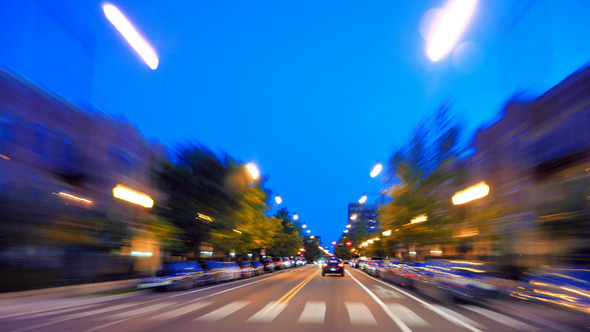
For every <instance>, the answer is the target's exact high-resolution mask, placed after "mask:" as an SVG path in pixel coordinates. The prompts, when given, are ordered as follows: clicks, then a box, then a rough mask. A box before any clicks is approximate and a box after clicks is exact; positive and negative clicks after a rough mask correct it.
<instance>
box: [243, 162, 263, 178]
mask: <svg viewBox="0 0 590 332" xmlns="http://www.w3.org/2000/svg"><path fill="white" fill-rule="evenodd" d="M246 169H247V170H248V173H250V175H251V176H252V179H254V180H258V177H259V176H260V172H259V171H258V167H256V165H254V164H253V163H249V164H248V165H246Z"/></svg>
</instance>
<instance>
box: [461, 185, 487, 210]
mask: <svg viewBox="0 0 590 332" xmlns="http://www.w3.org/2000/svg"><path fill="white" fill-rule="evenodd" d="M489 193H490V187H489V186H488V185H487V184H486V183H485V182H480V183H478V184H476V185H474V186H471V187H469V188H466V189H464V190H461V191H458V192H457V193H455V195H454V196H453V199H452V200H453V204H455V205H460V204H465V203H467V202H471V201H473V200H475V199H479V198H482V197H485V196H487V195H488V194H489Z"/></svg>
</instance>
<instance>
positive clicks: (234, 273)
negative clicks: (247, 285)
mask: <svg viewBox="0 0 590 332" xmlns="http://www.w3.org/2000/svg"><path fill="white" fill-rule="evenodd" d="M223 267H224V268H225V269H226V270H227V271H228V274H229V275H230V279H229V280H236V279H240V278H241V277H242V270H241V269H240V267H239V266H238V263H236V262H223Z"/></svg>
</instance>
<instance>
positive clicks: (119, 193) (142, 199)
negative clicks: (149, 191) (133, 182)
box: [113, 184, 154, 208]
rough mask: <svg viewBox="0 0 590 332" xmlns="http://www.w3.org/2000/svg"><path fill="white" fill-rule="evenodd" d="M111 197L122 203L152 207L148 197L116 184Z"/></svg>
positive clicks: (151, 201)
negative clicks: (122, 201) (120, 200)
mask: <svg viewBox="0 0 590 332" xmlns="http://www.w3.org/2000/svg"><path fill="white" fill-rule="evenodd" d="M113 196H114V197H116V198H118V199H122V200H124V201H127V202H130V203H133V204H137V205H141V206H143V207H146V208H151V207H152V206H154V201H153V200H152V199H151V197H150V196H148V195H146V194H144V193H141V192H138V191H135V190H133V189H130V188H127V187H125V186H122V185H120V184H118V185H117V186H116V187H115V188H113Z"/></svg>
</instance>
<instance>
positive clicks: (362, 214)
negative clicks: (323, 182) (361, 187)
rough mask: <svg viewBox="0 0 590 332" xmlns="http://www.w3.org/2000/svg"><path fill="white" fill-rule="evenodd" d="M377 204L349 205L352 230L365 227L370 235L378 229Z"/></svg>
mask: <svg viewBox="0 0 590 332" xmlns="http://www.w3.org/2000/svg"><path fill="white" fill-rule="evenodd" d="M378 208H379V205H377V204H361V203H348V220H349V224H350V225H351V230H353V229H355V228H358V227H364V228H365V229H366V230H367V232H368V233H371V232H374V231H376V230H377V228H378V226H379V225H378V222H377V209H378Z"/></svg>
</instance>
